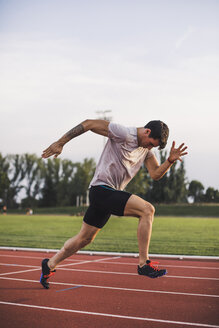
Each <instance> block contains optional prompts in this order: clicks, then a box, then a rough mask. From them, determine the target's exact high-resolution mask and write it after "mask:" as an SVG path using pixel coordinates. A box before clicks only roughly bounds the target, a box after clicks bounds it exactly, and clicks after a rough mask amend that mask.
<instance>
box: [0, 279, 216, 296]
mask: <svg viewBox="0 0 219 328" xmlns="http://www.w3.org/2000/svg"><path fill="white" fill-rule="evenodd" d="M0 279H5V280H12V281H21V282H28V283H39V281H38V280H28V279H19V278H8V277H0ZM50 284H51V285H60V286H78V285H80V286H82V287H87V288H97V289H110V290H120V291H128V292H139V293H157V294H170V295H182V296H195V297H212V298H219V295H209V294H195V293H182V292H168V291H163V290H147V289H137V288H122V287H112V286H98V285H85V284H79V283H78V284H72V283H65V282H50Z"/></svg>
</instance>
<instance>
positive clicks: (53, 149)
mask: <svg viewBox="0 0 219 328" xmlns="http://www.w3.org/2000/svg"><path fill="white" fill-rule="evenodd" d="M108 126H109V122H108V121H105V120H85V121H83V122H82V123H80V124H78V125H77V126H75V127H74V128H72V129H71V130H69V131H68V132H67V133H65V134H64V135H63V136H62V137H61V138H60V139H59V140H57V141H56V142H54V143H53V144H51V145H50V146H49V147H48V148H47V149H45V150H44V151H43V154H42V157H43V158H48V157H50V156H53V155H54V157H55V158H56V157H57V156H58V155H60V154H61V152H62V149H63V146H64V145H65V144H66V143H67V142H68V141H70V140H71V139H73V138H75V137H78V136H79V135H81V134H83V133H85V132H87V131H89V130H90V131H92V132H95V133H97V134H100V135H102V136H105V137H107V136H108Z"/></svg>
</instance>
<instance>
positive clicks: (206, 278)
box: [0, 259, 219, 281]
mask: <svg viewBox="0 0 219 328" xmlns="http://www.w3.org/2000/svg"><path fill="white" fill-rule="evenodd" d="M102 260H103V259H99V260H94V261H84V262H80V263H71V264H65V265H60V266H57V268H58V269H59V270H65V271H77V272H88V273H101V274H117V275H128V276H138V274H137V273H132V272H114V271H101V270H86V269H71V268H64V267H65V266H71V265H79V264H86V263H93V262H100V261H102ZM14 266H15V265H14ZM23 267H25V265H24V266H23ZM37 270H41V267H35V269H34V268H33V269H30V270H22V271H14V272H8V273H0V276H7V275H11V274H17V273H26V272H30V271H37ZM163 278H174V279H194V280H213V281H218V280H219V278H209V277H187V276H172V275H168V274H167V275H165V276H164V277H163Z"/></svg>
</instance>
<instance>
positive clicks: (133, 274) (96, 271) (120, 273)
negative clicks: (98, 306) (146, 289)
mask: <svg viewBox="0 0 219 328" xmlns="http://www.w3.org/2000/svg"><path fill="white" fill-rule="evenodd" d="M60 270H69V271H82V272H89V273H102V274H118V275H128V276H139V275H138V274H137V273H132V272H114V271H100V270H85V269H83V270H82V269H70V268H68V269H65V268H60ZM163 278H179V279H198V280H219V278H208V277H186V276H170V275H168V274H167V275H165V276H164V277H163Z"/></svg>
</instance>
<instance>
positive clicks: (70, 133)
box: [65, 124, 85, 140]
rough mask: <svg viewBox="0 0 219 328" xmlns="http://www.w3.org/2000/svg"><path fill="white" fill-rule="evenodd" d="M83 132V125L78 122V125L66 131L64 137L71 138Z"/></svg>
mask: <svg viewBox="0 0 219 328" xmlns="http://www.w3.org/2000/svg"><path fill="white" fill-rule="evenodd" d="M84 132H85V131H84V127H83V125H82V124H79V125H77V126H75V127H74V128H73V129H71V130H70V131H68V132H67V133H66V135H65V137H66V138H68V140H71V139H73V138H75V137H77V136H79V135H80V134H82V133H84Z"/></svg>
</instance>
